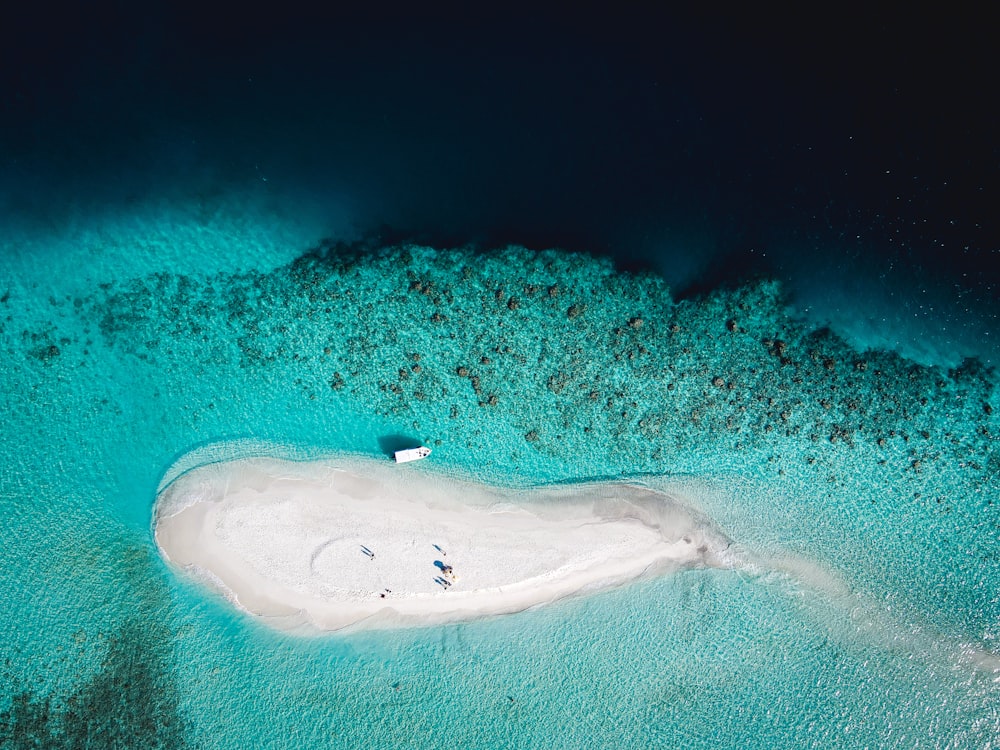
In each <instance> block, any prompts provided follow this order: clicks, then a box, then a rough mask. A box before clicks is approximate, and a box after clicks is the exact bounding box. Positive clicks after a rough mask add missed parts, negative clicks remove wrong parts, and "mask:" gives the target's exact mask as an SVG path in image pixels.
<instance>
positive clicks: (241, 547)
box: [155, 458, 729, 630]
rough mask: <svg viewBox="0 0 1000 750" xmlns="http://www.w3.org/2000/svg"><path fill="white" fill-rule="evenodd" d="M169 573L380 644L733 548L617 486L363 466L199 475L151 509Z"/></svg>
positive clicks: (676, 509)
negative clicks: (388, 631)
mask: <svg viewBox="0 0 1000 750" xmlns="http://www.w3.org/2000/svg"><path fill="white" fill-rule="evenodd" d="M155 536H156V542H157V545H158V546H159V548H160V550H161V553H162V554H163V555H164V557H165V558H166V559H167V560H169V561H170V562H171V563H172V564H173V565H175V566H177V567H179V568H183V569H185V570H186V571H189V572H190V573H191V574H193V575H195V576H196V577H198V578H200V579H201V580H203V581H204V582H206V583H207V584H209V585H211V586H214V587H216V588H218V589H219V590H220V591H221V592H222V593H223V594H225V595H226V596H227V597H228V598H229V599H230V600H231V601H232V602H233V603H234V604H236V605H237V606H239V607H241V608H242V609H244V610H246V611H247V612H249V613H252V614H254V615H257V616H259V617H261V618H263V619H264V621H265V622H267V623H268V624H269V625H272V626H274V627H277V628H281V629H286V630H287V629H295V628H299V627H301V626H306V627H308V628H310V629H319V630H338V629H343V628H367V627H375V628H387V627H399V626H406V625H424V624H434V623H442V622H449V621H455V620H463V619H474V618H478V617H483V616H489V615H498V614H503V613H511V612H518V611H521V610H524V609H528V608H530V607H535V606H538V605H542V604H545V603H547V602H551V601H555V600H558V599H561V598H563V597H566V596H570V595H574V594H579V593H582V592H588V591H594V590H598V589H602V588H607V587H609V586H615V585H619V584H622V583H625V582H628V581H631V580H634V579H636V578H638V577H640V576H643V575H647V574H654V573H658V572H662V571H664V570H667V569H670V568H671V567H677V566H697V565H722V564H724V562H723V559H724V558H725V557H726V550H727V549H728V547H729V540H728V539H727V538H726V537H725V536H724V535H722V534H720V533H718V532H717V531H715V530H713V529H712V527H711V524H710V523H708V522H707V521H706V520H705V519H703V518H701V517H700V516H699V515H698V514H697V513H696V512H694V511H692V510H690V509H689V508H687V507H686V506H685V505H684V504H683V503H682V502H680V501H679V499H677V498H674V497H672V496H670V495H667V494H664V493H661V492H655V491H653V490H650V489H647V488H644V487H640V486H634V485H626V484H611V483H600V484H587V485H562V486H559V487H546V488H540V489H531V490H513V489H504V488H496V487H489V486H486V485H482V484H478V483H473V482H468V481H464V480H459V479H455V478H451V477H446V476H442V475H439V474H435V473H433V472H431V471H430V470H429V469H428V468H426V467H425V466H416V465H406V466H398V465H395V464H392V463H390V462H380V461H374V460H368V459H358V458H351V459H343V460H337V461H333V460H327V461H311V462H293V461H281V460H277V459H270V458H259V459H247V460H239V461H231V462H225V463H217V464H210V465H207V466H202V467H199V468H196V469H193V470H191V471H189V472H187V473H185V474H183V475H181V476H180V477H178V478H177V479H175V480H174V481H173V482H172V483H171V484H170V485H169V486H167V487H166V488H165V489H164V490H163V491H162V492H161V493H160V496H159V497H158V499H157V505H156V510H155Z"/></svg>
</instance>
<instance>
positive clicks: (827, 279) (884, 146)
mask: <svg viewBox="0 0 1000 750" xmlns="http://www.w3.org/2000/svg"><path fill="white" fill-rule="evenodd" d="M317 7H318V6H317ZM811 13H812V11H810V13H806V12H805V11H802V12H799V13H797V14H794V15H791V16H789V15H780V16H779V15H777V14H775V15H771V16H768V15H766V14H758V13H757V12H755V11H751V10H742V11H739V12H736V13H732V12H729V13H723V12H721V11H719V12H718V13H716V12H715V11H712V12H709V11H705V12H685V13H671V12H667V11H663V12H656V13H653V12H639V11H632V12H629V11H618V12H616V13H606V12H601V11H581V10H576V11H567V10H555V9H541V10H540V9H537V8H536V9H533V10H518V9H517V8H514V7H511V8H504V9H498V10H495V11H489V12H486V11H483V12H477V13H471V12H469V11H468V10H464V11H462V10H459V9H457V8H456V7H452V6H441V7H439V8H437V9H433V10H430V9H415V8H408V9H402V8H396V7H392V6H381V7H380V8H378V9H373V10H368V11H363V12H362V11H338V10H331V9H329V8H327V9H326V10H318V9H317V8H314V7H311V6H309V5H304V6H295V5H293V6H291V7H289V8H287V9H282V10H281V11H280V12H279V11H277V10H274V11H268V12H263V11H253V10H248V9H246V8H239V9H236V8H231V9H229V10H227V11H225V12H224V11H222V10H219V9H217V8H216V9H209V10H206V9H205V8H202V7H194V6H191V7H189V6H183V5H181V6H177V5H174V4H153V5H152V6H151V7H147V6H146V5H145V4H144V5H143V6H141V7H139V6H136V7H132V6H129V5H124V4H123V5H117V6H115V5H111V4H108V5H102V6H100V8H99V9H97V10H94V9H90V8H88V9H83V8H76V9H66V8H61V7H59V6H58V5H57V6H56V7H54V8H52V9H51V12H46V11H40V10H37V9H36V10H13V11H10V10H8V11H5V14H6V15H7V16H8V21H7V22H6V23H4V24H3V26H4V31H3V34H4V44H3V50H2V52H0V55H2V57H0V70H2V76H3V78H2V82H3V85H2V89H0V113H2V119H0V123H2V124H0V128H2V129H0V158H2V159H3V162H2V164H3V170H2V173H0V175H2V188H0V189H2V193H0V195H2V200H3V203H2V206H3V208H4V210H5V213H6V214H7V215H8V216H10V215H12V214H13V215H14V216H17V217H19V218H23V217H26V216H36V217H47V218H48V219H52V218H55V220H56V221H58V220H59V217H60V215H61V211H63V210H65V208H66V205H67V204H72V205H75V206H79V204H80V203H81V202H83V203H84V204H87V203H88V202H92V203H93V205H94V206H95V209H96V208H99V209H100V210H102V211H107V210H109V209H111V210H119V209H122V208H125V209H127V207H128V206H129V205H130V203H134V202H136V201H141V200H147V199H154V200H156V199H165V200H169V199H171V198H175V197H177V196H185V195H190V194H191V193H201V194H206V195H209V196H211V195H213V194H219V193H220V192H225V191H226V190H227V189H230V188H236V187H239V188H241V189H242V188H245V187H246V186H247V185H251V184H252V183H253V182H254V181H259V182H260V185H259V186H258V187H261V188H262V189H264V190H266V191H269V192H270V193H272V194H274V195H276V196H280V197H281V198H283V199H289V200H292V201H294V202H305V203H308V204H309V205H310V206H311V207H312V208H313V210H314V213H318V214H320V215H323V216H324V218H325V219H326V221H327V223H328V224H329V229H330V233H331V234H332V235H335V236H337V237H338V238H344V237H366V238H372V237H375V238H378V240H380V241H382V242H383V243H384V242H388V241H394V240H400V239H408V240H412V239H417V240H420V241H423V242H426V243H428V244H434V245H436V246H452V245H465V244H469V243H476V244H478V245H479V246H482V247H489V246H496V245H499V244H505V243H507V242H515V243H519V244H523V245H526V246H528V247H538V248H542V247H561V248H565V249H568V250H582V251H588V252H593V253H598V254H607V255H610V256H612V257H613V258H615V260H616V261H617V262H618V263H619V264H620V266H621V267H623V268H626V269H632V268H636V267H650V268H653V269H655V270H657V271H659V272H660V273H662V274H663V275H664V276H665V277H666V279H667V280H668V281H669V282H670V283H671V285H672V286H673V287H674V288H675V289H676V290H678V291H680V292H681V293H682V294H684V293H695V294H696V293H699V292H703V291H705V290H708V289H711V288H713V287H714V286H716V285H718V284H721V283H735V282H739V281H742V280H745V279H746V278H748V277H752V276H754V275H756V274H770V275H774V276H777V277H779V278H782V279H784V280H786V281H787V282H788V286H789V291H790V292H791V293H792V294H793V295H794V296H795V297H796V299H797V302H798V303H799V305H800V306H801V307H802V308H803V309H807V310H811V311H812V312H813V314H814V315H815V317H816V319H817V320H830V321H831V322H833V323H834V324H835V326H839V327H840V328H841V329H842V330H844V331H846V332H851V331H854V332H856V333H858V335H859V336H861V337H863V336H865V335H868V336H870V337H871V338H872V340H873V341H874V342H877V343H879V344H880V345H883V346H885V345H888V346H892V345H893V344H895V343H897V342H900V343H901V344H902V345H903V346H907V345H912V346H915V349H916V351H922V352H923V358H924V359H933V358H934V354H935V353H939V354H940V355H941V357H942V358H943V359H945V360H953V361H954V360H955V359H956V358H959V359H960V358H961V356H964V355H967V354H978V355H979V356H981V357H984V358H985V359H987V360H988V361H990V362H994V361H996V354H997V349H996V347H997V346H998V344H997V343H996V334H995V329H996V322H997V321H996V307H997V305H996V303H997V298H998V294H1000V291H998V276H997V270H996V269H997V267H998V266H1000V264H998V262H997V260H998V258H997V253H998V248H1000V227H998V224H997V220H996V216H995V210H994V207H995V206H996V204H997V198H998V192H1000V176H998V174H1000V173H998V160H1000V154H998V148H997V142H996V137H995V133H996V132H997V126H998V125H1000V123H998V118H997V113H996V108H995V107H994V103H993V98H994V97H992V96H991V94H990V92H991V89H992V73H991V72H990V71H992V70H993V69H994V68H995V67H996V66H995V63H996V54H995V52H994V51H993V49H992V45H991V44H990V43H989V39H988V36H987V32H986V30H985V28H984V25H983V24H982V23H981V22H980V21H981V19H977V18H976V17H975V15H974V14H968V15H962V14H961V13H958V12H955V13H952V14H950V15H949V16H948V17H946V18H940V19H939V18H936V17H935V18H930V17H919V16H918V17H912V16H903V15H899V14H893V13H890V12H888V11H886V12H878V11H871V10H868V11H866V12H865V13H863V14H852V13H848V12H846V11H840V10H830V11H819V12H818V13H819V15H815V16H814V15H811ZM859 318H860V320H859ZM928 340H929V341H930V343H928Z"/></svg>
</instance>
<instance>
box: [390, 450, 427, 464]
mask: <svg viewBox="0 0 1000 750" xmlns="http://www.w3.org/2000/svg"><path fill="white" fill-rule="evenodd" d="M393 455H394V456H395V457H396V463H397V464H405V463H406V462H407V461H419V460H420V459H421V458H427V457H428V456H429V455H431V449H430V448H428V447H427V446H425V445H421V446H420V447H419V448H407V449H406V450H402V451H396V452H395V453H394V454H393Z"/></svg>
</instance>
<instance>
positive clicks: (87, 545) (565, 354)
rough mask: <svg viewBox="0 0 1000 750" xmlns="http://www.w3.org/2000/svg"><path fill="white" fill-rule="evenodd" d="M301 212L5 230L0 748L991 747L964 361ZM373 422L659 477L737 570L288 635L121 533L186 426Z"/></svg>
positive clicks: (984, 468)
mask: <svg viewBox="0 0 1000 750" xmlns="http://www.w3.org/2000/svg"><path fill="white" fill-rule="evenodd" d="M321 236H322V235H321V234H319V233H318V228H317V226H316V225H314V224H311V223H310V222H308V221H303V220H301V217H296V216H294V215H290V214H287V213H282V212H281V211H277V210H275V208H274V206H271V205H262V204H260V203H259V202H255V199H254V196H247V197H245V199H244V200H242V201H234V202H231V203H227V204H224V205H218V204H215V205H213V206H212V207H211V209H210V210H209V209H206V208H202V209H199V210H191V211H186V210H179V209H178V210H170V211H165V210H163V209H162V207H152V208H150V207H147V208H144V209H141V210H140V209H138V208H137V209H135V210H134V211H133V212H132V213H130V214H128V215H124V216H123V215H119V216H113V217H98V218H91V219H86V220H84V219H80V220H78V221H77V222H70V221H64V222H61V223H60V224H59V225H58V226H54V227H53V226H39V225H32V226H22V227H12V228H11V231H9V233H8V235H7V237H6V239H5V240H4V243H5V246H4V253H3V255H2V257H3V260H2V262H3V264H4V267H3V268H0V279H2V282H0V295H2V303H0V337H2V339H0V340H2V348H3V355H2V356H3V359H2V378H3V388H2V390H0V393H2V396H0V398H2V399H3V412H4V414H5V416H6V420H5V429H4V430H3V432H2V433H0V455H2V467H3V468H2V469H0V503H2V508H0V510H2V515H0V519H2V521H0V524H2V526H0V528H2V545H0V582H2V584H0V585H2V590H0V591H2V596H0V625H2V627H3V629H4V631H5V637H4V638H3V639H2V642H0V659H2V662H0V663H2V665H3V673H2V683H3V685H4V689H3V691H2V693H0V740H2V744H3V745H4V746H11V747H20V746H38V745H41V746H45V747H49V746H51V747H59V746H67V747H70V746H72V747H77V746H89V747H106V746H107V747H111V746H117V747H156V746H159V747H198V748H216V747H217V748H227V747H232V748H237V747H248V746H259V747H307V746H309V747H357V746H362V745H364V746H370V747H393V746H396V747H466V748H475V747H566V748H579V747H612V746H613V747H680V746H683V747H706V748H709V747H711V748H718V747H743V748H745V747H761V748H776V747H789V748H791V747H796V748H798V747H875V746H877V747H916V746H920V747H925V746H926V747H942V748H945V747H950V748H966V747H978V748H988V747H996V746H997V740H996V737H997V736H1000V682H998V679H1000V672H998V671H997V670H998V666H1000V657H998V646H997V641H996V639H997V637H998V635H1000V595H998V593H997V592H998V590H1000V556H998V553H997V544H996V539H997V537H998V529H1000V516H998V508H997V505H996V498H997V489H998V481H1000V480H998V476H1000V458H998V454H997V449H996V441H997V435H998V430H1000V425H998V424H997V416H996V415H997V408H998V407H1000V400H998V397H997V392H996V376H995V373H993V372H992V371H989V370H986V369H984V368H982V367H979V366H977V364H976V363H975V362H973V361H969V362H967V363H965V364H964V365H962V366H954V367H948V366H935V365H927V364H918V363H917V362H915V361H912V360H909V359H906V358H904V357H902V356H900V355H898V354H895V353H892V352H888V351H861V350H859V348H856V345H855V344H852V343H851V342H849V341H846V340H843V339H841V338H839V337H837V336H836V335H834V334H832V333H830V332H829V331H826V330H823V329H817V328H816V327H815V325H814V324H812V323H808V322H803V321H800V320H799V319H797V318H796V317H794V316H793V315H792V314H791V312H790V310H789V308H788V306H787V305H786V303H785V299H784V297H783V292H782V289H781V287H780V285H778V284H777V283H776V282H771V281H766V280H765V281H759V282H753V283H747V284H746V285H744V286H741V287H738V288H735V289H727V290H723V289H720V290H717V291H715V292H713V293H709V294H707V295H704V296H700V297H693V298H688V299H685V300H678V299H676V298H675V297H674V296H673V294H672V293H671V290H670V289H669V288H668V287H667V285H666V284H665V283H664V282H663V281H662V280H660V279H658V278H656V277H653V276H643V275H628V274H623V273H620V272H618V271H616V270H615V268H614V267H613V265H612V264H611V263H610V262H608V261H606V260H600V259H595V258H592V257H589V256H584V255H575V254H572V253H563V252H556V251H549V252H531V251H527V250H524V249H521V248H516V247H512V248H509V249H507V250H505V251H498V252H495V253H493V254H489V255H485V256H483V255H475V254H473V253H471V252H468V251H463V250H444V249H432V248H424V247H412V246H411V247H403V248H383V249H380V250H372V249H368V250H366V251H364V252H360V251H358V250H357V248H351V247H347V246H343V245H337V244H336V243H333V242H321V240H320V238H321ZM461 368H464V369H462V370H461V372H462V373H463V374H460V373H459V371H460V369H461ZM399 435H402V436H407V437H411V438H414V439H419V440H421V441H423V442H425V443H426V444H428V445H431V446H433V447H434V449H435V453H434V461H435V462H436V465H437V466H438V467H439V468H440V469H441V470H443V471H450V472H454V473H459V474H464V475H471V476H473V477H476V478H478V479H481V480H483V481H490V482H496V483H515V484H531V483H546V482H556V481H566V480H576V479H584V478H605V477H615V478H618V477H636V478H641V479H642V480H643V481H649V482H655V481H656V477H658V476H663V475H669V476H670V477H671V478H672V479H673V481H675V482H683V483H686V484H687V486H688V487H689V488H690V493H689V494H690V495H691V497H692V498H693V499H694V501H695V502H696V503H697V504H698V506H699V507H700V509H701V510H703V511H704V512H705V513H706V514H708V515H709V516H711V517H712V518H713V519H715V521H716V522H718V523H719V524H720V525H721V527H722V528H723V529H724V530H725V532H726V533H727V534H728V535H729V536H731V537H732V538H733V539H734V540H736V541H737V543H738V544H740V545H741V546H742V547H744V548H745V549H747V550H749V551H751V552H752V553H753V555H754V556H755V558H756V559H758V560H760V561H761V564H760V565H759V566H758V567H757V568H755V569H753V570H751V571H750V572H747V571H718V570H692V571H685V572H681V573H678V574H675V575H670V576H665V577H662V578H660V579H656V580H653V581H646V582H642V583H640V584H637V585H635V586H631V587H627V588H624V589H621V590H617V591H614V592H610V593H605V594H600V595H596V596H593V597H589V598H583V599H575V600H571V601H568V602H564V603H559V604H556V605H553V606H550V607H547V608H544V609H541V610H537V611H532V612H526V613H523V614H520V615H515V616H509V617H504V618H499V619H493V620H486V621H481V622H474V623H468V624H464V625H454V626H449V627H441V628H433V629H417V630H410V631H403V632H395V633H375V634H367V635H366V634H361V635H352V636H336V635H332V636H329V637H323V638H312V639H301V638H293V637H289V636H285V635H280V634H276V633H273V632H270V631H268V630H267V629H265V628H263V627H262V626H260V625H259V624H257V623H255V622H253V621H251V620H250V619H248V618H247V617H245V616H243V615H241V614H240V613H238V612H235V611H233V610H232V609H231V608H230V607H229V606H228V605H227V604H226V603H225V602H224V601H221V600H220V599H219V598H218V597H216V596H214V595H212V594H210V593H208V592H206V591H203V590H202V589H201V588H199V587H198V586H197V585H196V584H194V583H192V582H190V581H188V580H186V579H184V578H182V577H179V576H177V575H175V573H174V572H173V571H172V570H170V569H169V568H168V567H167V566H166V565H165V563H164V562H163V561H162V560H161V559H160V558H159V556H158V555H157V552H156V549H155V546H154V544H153V541H152V535H151V531H150V522H151V509H152V503H153V499H154V496H155V492H156V488H157V486H158V484H159V482H160V479H161V477H162V476H163V474H164V472H166V471H167V470H168V469H169V467H171V466H172V465H173V464H174V462H175V461H176V460H177V459H178V458H179V457H181V456H182V455H183V454H185V453H186V452H188V451H191V450H196V449H199V448H202V447H205V446H216V447H210V448H208V449H207V450H208V451H210V453H209V455H217V453H218V452H220V451H221V452H223V453H225V452H226V451H230V452H232V451H241V450H252V449H254V447H255V446H258V447H259V446H270V447H269V448H268V449H269V450H276V451H283V452H298V453H307V454H323V453H336V452H345V451H346V452H356V453H364V454H369V455H376V456H377V455H383V453H384V446H385V445H386V443H387V441H390V442H391V440H392V436H399ZM220 443H221V444H222V446H223V447H221V448H220V447H217V446H218V445H219V444H220ZM226 446H228V447H226ZM484 456H488V457H489V459H488V461H484V460H483V457H484ZM776 561H777V562H776ZM780 561H785V562H783V563H782V562H780ZM789 561H792V562H789ZM33 743H34V744H33Z"/></svg>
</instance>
